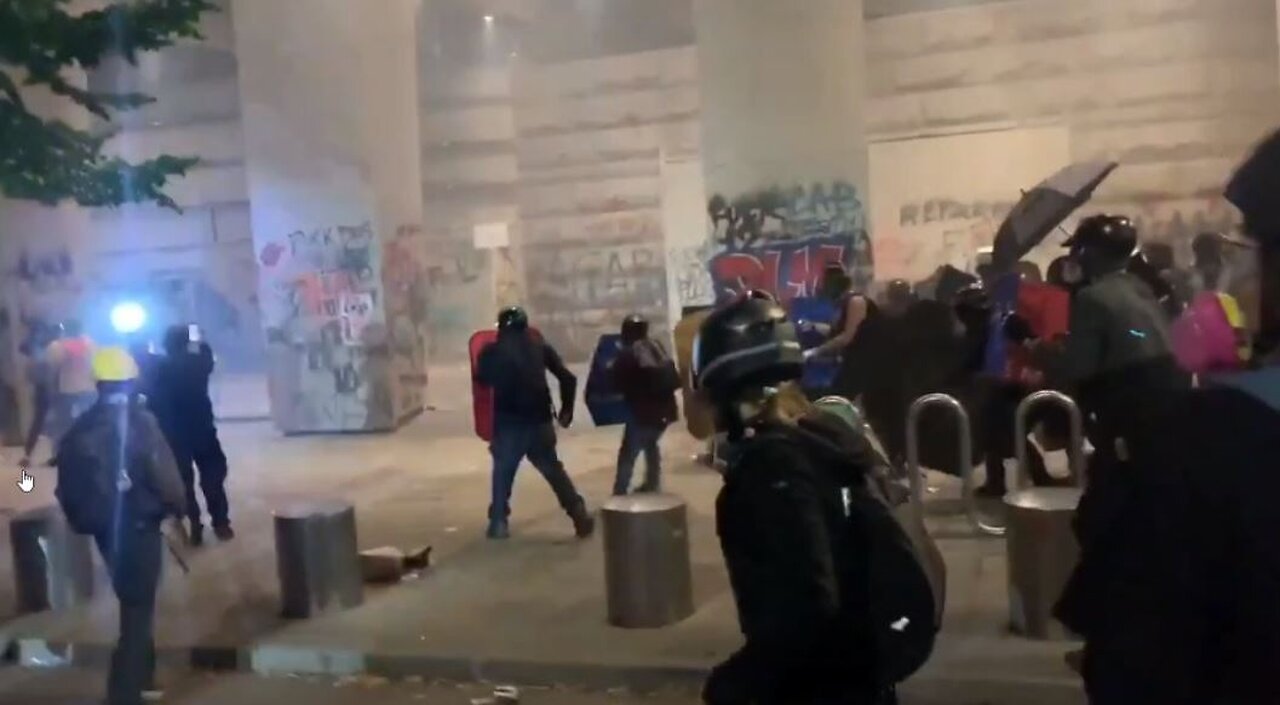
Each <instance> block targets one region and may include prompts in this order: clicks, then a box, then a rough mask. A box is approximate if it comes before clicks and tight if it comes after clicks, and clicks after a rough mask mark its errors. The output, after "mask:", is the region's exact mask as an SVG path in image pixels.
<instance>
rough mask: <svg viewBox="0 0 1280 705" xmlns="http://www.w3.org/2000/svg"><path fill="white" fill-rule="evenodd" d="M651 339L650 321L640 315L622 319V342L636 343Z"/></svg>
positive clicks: (634, 314)
mask: <svg viewBox="0 0 1280 705" xmlns="http://www.w3.org/2000/svg"><path fill="white" fill-rule="evenodd" d="M647 337H649V321H648V319H646V318H645V317H644V316H641V315H640V314H638V313H633V314H631V315H630V316H627V317H626V318H624V319H622V342H624V343H634V342H635V341H637V340H644V339H645V338H647Z"/></svg>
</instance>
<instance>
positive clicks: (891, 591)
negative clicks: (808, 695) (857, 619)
mask: <svg viewBox="0 0 1280 705" xmlns="http://www.w3.org/2000/svg"><path fill="white" fill-rule="evenodd" d="M840 492H841V500H842V502H841V504H842V505H843V507H844V517H843V519H844V524H843V526H844V527H845V529H846V531H847V533H846V541H845V542H844V545H845V546H846V552H849V553H851V555H847V556H844V557H843V558H844V560H841V561H840V564H841V565H844V566H846V567H845V570H844V571H843V574H844V576H845V577H846V579H855V580H860V581H862V580H865V581H866V582H865V587H864V588H863V590H864V591H865V592H864V593H863V594H865V595H866V597H867V599H868V610H867V611H868V615H869V618H870V619H869V627H870V629H871V637H872V639H873V640H874V642H875V654H874V657H873V658H874V662H875V673H876V674H877V676H878V677H879V680H880V685H882V686H884V687H889V686H893V685H896V684H898V683H901V682H902V681H904V680H906V679H907V678H908V677H909V676H911V674H913V673H915V672H916V671H917V670H919V669H920V667H921V666H923V665H924V664H925V662H926V661H927V660H928V659H929V655H930V654H931V653H932V652H933V644H934V640H935V638H936V637H937V634H938V630H939V629H940V628H941V626H942V625H941V615H942V605H941V604H939V602H940V600H941V599H944V598H942V597H941V586H938V585H937V584H936V580H937V579H938V577H937V576H934V575H931V571H930V569H929V567H928V563H927V561H929V560H930V557H929V556H927V555H925V554H926V552H927V550H928V549H927V548H926V547H923V546H919V545H917V541H915V540H913V538H912V536H911V534H910V533H909V532H908V530H907V529H906V528H905V527H904V526H903V524H902V523H900V522H899V519H898V517H897V516H896V515H895V512H894V510H893V508H892V507H891V506H890V504H889V501H888V500H887V499H886V498H885V495H884V494H883V492H882V491H881V490H880V488H879V487H878V486H877V484H876V483H875V481H874V480H873V479H871V478H870V477H868V479H867V482H866V483H865V485H864V486H862V487H844V488H841V490H840ZM850 548H851V549H853V551H852V552H850V551H848V549H850ZM860 550H861V551H864V553H861V555H859V551H860ZM852 563H857V564H858V565H851V564H852ZM942 580H943V581H945V576H944V577H942ZM843 592H845V593H846V594H849V593H852V592H854V591H853V590H850V589H843Z"/></svg>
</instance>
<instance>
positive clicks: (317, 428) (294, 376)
mask: <svg viewBox="0 0 1280 705" xmlns="http://www.w3.org/2000/svg"><path fill="white" fill-rule="evenodd" d="M367 4H368V3H356V2H351V1H350V0H310V1H309V2H307V3H306V9H305V11H300V9H299V7H298V3H297V2H296V1H295V0H235V1H234V3H233V5H232V13H233V19H234V26H235V40H236V56H237V60H238V62H239V73H240V98H241V106H242V111H243V120H244V137H245V153H246V155H247V156H246V159H247V171H248V182H249V192H250V201H251V210H252V222H253V236H254V246H255V248H256V253H257V263H258V269H259V277H258V279H259V287H258V289H259V300H260V303H261V309H262V319H263V326H264V328H265V332H266V336H267V349H268V353H267V355H268V372H269V387H270V396H271V407H272V415H273V417H274V418H275V421H276V424H277V425H278V426H279V427H280V428H281V429H282V430H283V431H285V432H286V433H314V432H341V431H384V430H390V429H394V428H395V427H397V426H398V425H399V424H400V423H402V422H403V421H404V420H405V419H407V418H408V417H410V416H411V415H413V414H415V413H417V412H418V411H420V410H421V409H422V391H423V387H424V385H425V369H426V368H425V365H426V360H425V349H426V348H425V312H426V309H425V305H424V301H423V299H424V296H425V277H424V276H423V267H422V262H423V260H424V252H423V239H422V236H421V232H422V227H421V225H422V175H421V166H420V164H419V159H420V154H421V150H420V141H419V133H418V79H417V71H418V64H417V49H416V46H417V44H416V42H417V36H418V34H417V31H418V29H417V23H418V18H419V15H420V11H421V8H420V1H419V0H378V2H377V3H375V4H376V5H377V8H376V9H371V8H369V7H366V5H367Z"/></svg>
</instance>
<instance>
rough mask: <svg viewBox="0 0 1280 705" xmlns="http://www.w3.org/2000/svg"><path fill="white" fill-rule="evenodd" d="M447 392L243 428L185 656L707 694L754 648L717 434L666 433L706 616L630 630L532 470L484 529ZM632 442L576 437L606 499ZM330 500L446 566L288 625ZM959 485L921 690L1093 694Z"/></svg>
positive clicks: (94, 619) (100, 625) (233, 432)
mask: <svg viewBox="0 0 1280 705" xmlns="http://www.w3.org/2000/svg"><path fill="white" fill-rule="evenodd" d="M430 401H431V403H432V405H433V406H434V407H435V408H436V409H437V411H433V412H428V413H427V414H425V415H424V416H423V417H421V418H420V419H418V420H416V421H415V422H414V423H413V424H411V425H410V426H409V427H407V428H405V429H403V430H402V431H401V432H399V433H397V434H395V435H389V436H363V435H354V436H341V437H305V438H289V439H285V438H281V437H279V436H278V434H276V433H275V432H274V431H273V430H272V429H271V428H270V427H269V425H267V424H263V423H238V424H228V425H225V426H224V428H223V435H224V438H225V441H226V445H227V450H228V455H229V457H230V459H231V462H232V468H233V470H232V480H231V491H232V495H233V508H234V511H235V523H236V528H237V530H238V531H239V532H240V538H238V539H237V540H236V541H235V542H233V543H231V544H227V545H221V546H211V547H209V548H207V549H204V550H202V551H200V552H199V553H196V554H195V555H193V556H192V558H191V564H192V569H193V572H192V575H191V576H188V577H183V576H181V575H180V574H179V573H178V572H177V571H176V570H170V571H169V573H168V575H167V576H166V580H165V583H164V586H163V590H162V596H161V604H160V618H159V625H158V635H157V636H158V640H159V643H160V645H161V648H162V649H164V650H166V655H167V657H168V658H169V660H171V661H175V662H176V661H178V660H181V661H182V662H183V663H189V661H190V659H191V654H190V650H191V649H192V648H193V647H200V648H201V649H202V653H204V654H205V655H206V657H209V658H210V659H212V660H213V661H218V662H219V664H220V665H223V666H237V667H240V668H242V669H247V668H252V669H253V670H255V671H257V672H260V673H263V672H269V673H282V674H288V673H327V674H335V673H337V674H344V673H354V672H362V671H372V672H376V673H380V674H383V675H387V676H392V677H395V678H400V679H403V678H405V677H409V676H414V675H417V676H423V675H426V676H431V677H447V678H450V679H453V680H461V681H475V680H490V681H498V682H519V683H528V684H551V683H556V682H570V683H575V684H580V685H587V686H591V687H593V688H595V689H597V690H599V691H604V690H607V689H609V688H612V687H615V686H618V685H621V684H629V685H631V686H633V687H637V688H649V687H654V686H657V685H670V684H676V685H680V686H682V687H685V688H690V687H693V686H695V685H696V683H697V682H698V681H699V680H700V678H701V673H702V672H703V671H704V670H705V669H706V668H707V667H709V666H710V665H712V664H713V663H715V662H716V660H717V659H719V658H721V657H723V656H724V655H725V654H727V653H728V652H729V651H731V650H732V649H733V648H735V647H736V646H737V644H738V643H739V641H740V637H739V636H738V634H737V628H736V624H735V616H734V610H733V603H732V597H731V595H730V593H729V590H728V586H727V581H726V579H725V575H724V570H723V566H722V564H721V561H720V556H719V550H718V546H717V544H716V539H715V535H714V530H713V525H712V501H713V497H714V493H715V491H716V489H717V487H718V484H719V478H718V477H717V476H716V475H714V474H713V473H711V472H709V471H707V470H705V469H702V468H700V467H697V466H695V465H694V464H693V463H692V462H690V460H689V459H690V457H691V455H692V453H693V452H694V451H696V450H697V449H698V445H697V443H696V442H694V441H692V439H690V438H688V437H687V436H686V435H685V434H684V433H683V432H682V430H679V429H678V430H676V431H674V432H673V433H671V434H669V438H668V439H667V442H666V449H667V457H668V461H669V473H668V486H669V489H670V490H671V491H673V492H674V493H676V494H679V495H681V496H683V497H685V498H686V500H687V501H688V503H689V512H690V514H689V516H690V539H691V551H692V555H691V557H692V562H693V567H694V580H695V598H696V603H697V612H696V613H695V614H694V615H693V616H692V617H691V618H689V619H688V620H686V621H684V622H682V623H680V624H678V625H675V626H672V627H668V628H666V629H660V630H638V631H629V630H621V629H615V628H612V627H609V626H607V625H606V624H605V621H604V614H605V610H604V590H603V561H602V548H601V544H600V540H599V539H598V538H596V539H593V540H591V541H586V542H578V541H575V540H572V539H571V538H570V527H569V524H568V521H567V520H566V519H565V518H564V517H563V515H562V514H561V513H560V512H559V510H558V508H557V507H555V504H554V500H553V498H552V496H551V494H550V492H549V491H548V490H547V488H546V486H545V484H544V483H542V481H541V479H540V478H539V477H538V476H537V475H536V473H534V472H533V471H532V470H531V469H529V468H525V470H523V471H522V474H521V477H520V478H519V481H518V484H517V489H516V502H515V507H514V509H515V515H514V517H513V519H514V525H513V531H514V532H515V538H513V539H512V540H511V541H509V542H505V543H493V542H488V541H485V540H484V539H483V538H482V532H483V525H484V516H483V515H484V508H485V505H486V504H487V501H488V481H487V474H488V455H487V452H486V449H485V447H484V445H483V444H482V443H480V442H478V441H477V440H475V439H474V438H472V437H470V435H469V425H470V420H469V413H470V411H469V405H468V402H467V391H466V387H465V377H464V376H460V375H453V376H449V375H445V374H439V373H437V374H435V375H433V389H432V394H431V395H430ZM581 416H582V417H583V418H584V419H585V416H586V414H585V411H583V412H582V414H581ZM618 436H619V431H618V430H617V429H591V428H582V429H574V430H573V431H571V432H569V433H567V434H565V435H564V437H563V439H562V442H561V449H562V453H563V455H564V458H565V461H566V464H567V465H568V467H569V468H570V470H571V472H572V473H573V474H574V476H575V478H576V479H577V481H578V482H579V484H580V489H581V490H582V492H583V494H585V495H586V496H587V497H588V498H589V500H590V501H591V502H592V503H593V504H595V503H598V502H599V501H601V500H603V499H604V498H605V497H606V495H607V493H608V490H609V486H610V484H611V479H612V470H611V465H612V460H613V455H614V453H615V452H616V447H617V441H618ZM9 459H10V458H8V457H7V456H5V458H4V459H0V462H3V460H9ZM5 466H8V467H13V466H12V464H8V463H4V464H0V467H5ZM15 475H16V471H15ZM15 479H16V478H15ZM51 492H52V478H51V476H50V474H49V473H47V472H46V473H44V474H41V475H40V476H39V477H38V479H37V487H36V491H35V492H34V493H32V495H29V496H24V495H21V494H20V493H18V492H17V490H16V488H14V487H13V483H11V482H0V508H2V509H0V511H5V510H7V511H8V512H13V511H17V510H20V509H24V508H28V507H31V506H37V505H39V504H42V503H48V502H50V501H51ZM316 495H319V496H329V497H340V498H343V499H346V500H348V501H351V502H353V503H354V504H355V506H356V507H357V515H358V524H359V535H360V545H361V546H362V547H365V548H369V547H375V546H382V545H396V546H401V547H404V548H409V547H413V546H417V545H422V544H430V545H432V546H433V547H434V553H433V556H434V559H435V565H434V566H433V568H432V569H431V570H429V571H427V572H426V573H424V574H422V575H420V576H416V578H415V579H413V580H409V581H406V582H404V583H402V584H400V585H398V586H395V587H392V588H370V589H369V590H368V591H367V592H366V601H365V604H364V605H363V606H361V607H359V608H357V609H353V610H350V611H347V612H345V613H340V614H333V615H328V616H325V617H321V618H315V619H312V620H308V621H305V622H286V621H284V620H282V619H281V618H279V617H278V609H279V607H278V605H279V602H278V597H277V582H276V569H275V558H274V551H273V545H272V536H273V534H272V528H271V516H270V512H271V509H272V507H273V506H277V505H278V504H280V503H282V502H284V501H288V500H290V499H293V498H297V497H303V496H316ZM954 497H955V492H954V487H953V486H949V487H944V488H943V490H942V491H941V492H939V493H938V494H937V495H935V496H933V497H932V498H931V500H930V508H929V513H930V525H931V528H932V530H933V532H934V534H935V536H938V537H940V541H941V546H942V549H943V551H944V553H945V554H946V557H947V562H948V566H949V571H950V574H949V599H948V611H947V624H946V629H945V630H944V634H943V638H942V639H941V641H940V643H939V645H938V649H937V651H936V654H935V657H934V659H933V660H932V662H931V663H930V665H929V666H928V667H927V668H926V670H925V672H924V673H922V674H921V676H920V677H919V678H918V679H917V681H916V683H914V684H913V686H912V687H913V688H915V689H916V692H917V693H918V694H919V695H920V697H925V698H927V697H930V696H929V693H930V692H935V691H936V692H938V693H940V694H946V693H948V692H951V691H953V690H955V689H957V688H960V689H962V690H963V689H966V688H967V689H969V690H971V691H973V692H974V693H976V696H975V697H981V698H986V699H987V701H989V702H992V703H995V702H1005V701H1006V700H1005V699H1004V698H1005V697H1006V696H1011V695H1010V694H1020V695H1027V694H1028V693H1031V692H1034V693H1035V694H1036V695H1035V699H1036V700H1040V701H1043V702H1044V703H1045V704H1046V705H1049V703H1055V704H1056V703H1057V702H1075V701H1076V700H1075V698H1078V697H1079V691H1078V687H1077V686H1076V685H1075V682H1074V679H1073V678H1072V677H1071V675H1070V674H1069V673H1068V672H1067V670H1066V669H1065V667H1064V666H1063V665H1062V660H1061V654H1062V652H1063V651H1064V650H1065V648H1066V647H1065V646H1064V645H1062V644H1054V643H1034V642H1029V641H1026V640H1022V639H1018V638H1015V637H1012V636H1009V635H1008V634H1007V633H1006V632H1005V630H1004V627H1003V625H1004V624H1005V623H1006V621H1007V607H1006V595H1005V593H1006V591H1005V586H1004V580H1005V577H1004V571H1005V569H1004V553H1003V544H1002V543H1000V542H997V541H991V540H987V539H975V538H973V537H972V536H971V535H970V534H969V532H968V530H967V527H966V526H965V525H964V523H963V521H961V520H960V518H959V517H958V516H956V509H957V507H956V502H955V499H954ZM7 533H8V532H4V534H5V535H6V537H7ZM8 551H9V546H8V541H7V538H6V539H3V540H0V611H4V610H9V611H11V610H12V604H13V599H12V594H11V590H12V588H11V584H12V579H11V577H10V576H9V575H8V570H9V566H10V565H11V561H10V559H9V556H8V555H5V554H7V553H8ZM114 620H115V606H114V604H113V601H112V600H111V599H109V596H103V597H102V598H100V599H98V600H96V601H94V602H93V603H92V604H90V605H88V606H86V607H83V608H78V609H75V610H70V611H67V612H63V613H59V614H48V613H46V614H41V615H33V616H27V617H22V618H19V619H13V620H11V621H9V622H8V623H7V624H5V625H4V626H3V627H0V641H9V642H11V643H12V642H16V643H18V644H19V645H20V646H22V648H21V649H20V651H21V655H22V656H23V657H24V658H25V659H27V660H28V661H34V662H43V663H50V662H61V661H63V660H65V659H64V658H63V657H66V656H67V655H68V654H67V652H66V651H65V650H64V649H62V648H60V647H58V646H57V645H58V644H60V643H63V642H66V643H72V644H76V645H77V649H76V650H75V651H74V653H73V654H72V656H73V659H71V660H74V661H75V662H77V663H89V664H94V663H100V662H101V661H102V658H103V655H104V654H105V648H106V646H107V645H108V644H110V643H111V641H112V639H113V638H114V632H115V629H114V627H115V625H114ZM46 644H53V645H54V653H49V652H48V650H47V649H46ZM228 654H229V656H228ZM210 655H212V656H210ZM228 657H229V658H230V659H231V662H230V663H227V662H226V659H227V658H228ZM218 683H219V685H218V686H217V687H218V688H231V689H233V691H231V692H236V691H234V689H235V688H247V687H249V686H247V685H242V684H241V681H239V680H235V679H232V680H226V681H218ZM255 683H256V682H255ZM271 685H272V687H284V686H282V685H280V684H278V683H274V682H273V683H272V684H271ZM290 685H291V686H296V687H302V685H299V684H296V683H291V684H290ZM254 687H258V686H257V685H255V686H254ZM264 687H265V686H264ZM326 687H327V688H330V689H332V688H331V687H330V686H326ZM1010 689H1012V690H1010ZM326 692H327V691H326ZM411 695H412V694H411ZM1054 698H1065V699H1061V700H1055V699H1054ZM0 701H2V699H0ZM227 701H228V702H237V703H247V702H252V701H246V700H243V699H236V700H232V699H228V700H227ZM1007 701H1008V702H1030V701H1031V699H1030V698H1025V699H1024V698H1021V697H1019V698H1015V699H1013V700H1007ZM23 702H26V701H23ZM191 702H213V701H211V700H192V701H191ZM264 702H265V701H264ZM304 702H312V701H311V700H306V701H304ZM315 702H323V701H320V700H317V701H315ZM334 702H343V701H341V700H337V701H334ZM392 702H395V701H392ZM442 702H449V701H448V700H443V701H442ZM535 702H536V701H535ZM556 702H561V701H556ZM670 702H680V701H679V700H672V701H670ZM921 702H929V700H923V701H921ZM974 702H981V700H976V701H974Z"/></svg>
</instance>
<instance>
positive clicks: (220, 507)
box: [170, 426, 231, 528]
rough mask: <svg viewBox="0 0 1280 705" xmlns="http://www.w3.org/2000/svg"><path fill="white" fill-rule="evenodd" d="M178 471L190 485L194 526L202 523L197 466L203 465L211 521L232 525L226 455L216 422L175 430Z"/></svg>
mask: <svg viewBox="0 0 1280 705" xmlns="http://www.w3.org/2000/svg"><path fill="white" fill-rule="evenodd" d="M170 443H171V444H172V445H173V456H174V459H175V460H177V461H178V472H179V473H181V474H182V483H183V484H184V485H185V486H186V489H187V518H188V519H190V520H191V526H192V528H195V527H197V526H200V524H201V516H200V503H199V502H198V501H196V468H199V469H200V492H201V494H203V495H204V504H205V508H206V509H208V510H209V521H210V523H212V524H213V525H214V526H215V527H224V526H230V525H231V516H230V507H229V506H228V503H227V488H226V484H227V456H226V455H225V454H224V453H223V452H222V443H221V442H220V441H219V440H218V429H216V428H214V427H213V426H209V427H208V428H203V429H198V430H188V431H183V432H180V433H175V434H173V436H172V437H171V438H170Z"/></svg>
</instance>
